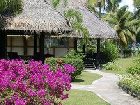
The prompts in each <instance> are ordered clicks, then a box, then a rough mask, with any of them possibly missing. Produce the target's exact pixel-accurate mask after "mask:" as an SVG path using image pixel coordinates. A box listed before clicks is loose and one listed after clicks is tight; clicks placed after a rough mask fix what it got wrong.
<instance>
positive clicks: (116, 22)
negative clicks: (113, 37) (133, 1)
mask: <svg viewBox="0 0 140 105" xmlns="http://www.w3.org/2000/svg"><path fill="white" fill-rule="evenodd" d="M104 19H105V20H107V21H108V22H109V23H110V24H111V25H112V26H113V27H114V29H115V30H116V31H117V34H118V37H119V39H120V42H121V44H122V45H123V46H126V45H127V44H128V43H129V42H132V41H135V35H136V33H135V30H136V29H137V26H138V25H139V23H140V20H138V19H135V18H134V14H133V13H131V12H129V11H128V10H127V6H124V7H121V8H120V9H118V10H117V11H116V12H109V13H107V15H106V16H105V17H104Z"/></svg>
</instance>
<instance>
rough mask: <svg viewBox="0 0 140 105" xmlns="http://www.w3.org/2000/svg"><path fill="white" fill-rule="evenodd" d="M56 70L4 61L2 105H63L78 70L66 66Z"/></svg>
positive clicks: (0, 63)
mask: <svg viewBox="0 0 140 105" xmlns="http://www.w3.org/2000/svg"><path fill="white" fill-rule="evenodd" d="M56 69H57V70H56V71H52V70H51V69H50V67H49V65H48V64H44V65H43V64H42V63H41V62H37V61H30V62H29V63H28V64H25V63H24V61H22V60H20V61H19V60H11V61H10V60H0V105H1V104H2V105H61V100H64V99H66V98H68V94H66V93H65V92H66V91H69V90H70V88H71V84H70V82H71V74H72V73H73V72H74V71H75V68H74V67H73V66H71V65H69V64H64V65H63V67H59V66H58V67H57V68H56ZM66 71H67V72H66Z"/></svg>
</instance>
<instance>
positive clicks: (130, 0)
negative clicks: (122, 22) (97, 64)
mask: <svg viewBox="0 0 140 105" xmlns="http://www.w3.org/2000/svg"><path fill="white" fill-rule="evenodd" d="M124 5H128V6H129V9H128V10H129V11H131V12H133V10H134V6H133V0H122V2H121V3H120V7H122V6H124Z"/></svg>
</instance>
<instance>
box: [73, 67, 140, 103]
mask: <svg viewBox="0 0 140 105" xmlns="http://www.w3.org/2000/svg"><path fill="white" fill-rule="evenodd" d="M86 71H88V72H91V73H97V74H100V75H102V76H103V77H102V78H101V79H99V80H96V81H94V82H93V83H92V84H91V85H75V84H72V89H79V90H86V91H91V92H94V93H95V94H97V95H98V96H99V97H101V98H102V99H104V100H105V101H107V102H108V103H110V104H111V105H140V100H138V99H137V98H133V97H132V96H130V95H129V94H126V93H125V92H124V91H122V90H121V89H119V87H118V85H117V83H118V81H119V78H118V76H117V75H115V74H112V73H104V72H101V71H99V70H86Z"/></svg>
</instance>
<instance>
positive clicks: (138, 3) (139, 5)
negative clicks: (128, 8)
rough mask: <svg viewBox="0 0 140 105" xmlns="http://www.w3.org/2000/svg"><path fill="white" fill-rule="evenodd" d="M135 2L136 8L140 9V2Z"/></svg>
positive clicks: (136, 0)
mask: <svg viewBox="0 0 140 105" xmlns="http://www.w3.org/2000/svg"><path fill="white" fill-rule="evenodd" d="M133 1H134V6H135V7H136V8H140V0H133Z"/></svg>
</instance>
